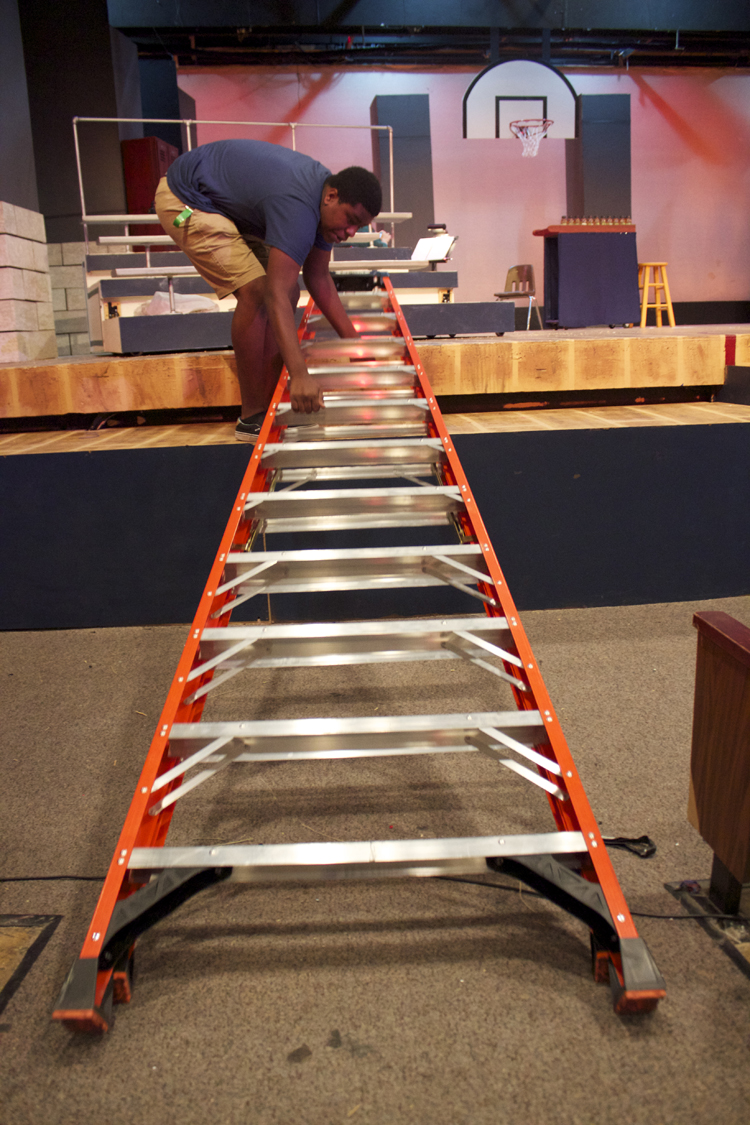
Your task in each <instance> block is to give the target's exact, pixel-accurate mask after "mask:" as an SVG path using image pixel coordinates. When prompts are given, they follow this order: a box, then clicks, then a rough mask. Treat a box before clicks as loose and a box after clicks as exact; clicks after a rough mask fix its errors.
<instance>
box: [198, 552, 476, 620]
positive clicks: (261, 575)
mask: <svg viewBox="0 0 750 1125" xmlns="http://www.w3.org/2000/svg"><path fill="white" fill-rule="evenodd" d="M463 567H468V568H469V570H471V571H472V572H474V573H476V574H478V575H481V577H482V578H485V577H486V579H487V581H489V574H488V572H487V567H486V564H485V561H484V554H483V552H482V549H481V547H479V546H478V545H477V544H475V543H466V544H459V545H451V546H440V547H435V546H431V547H424V546H420V547H357V548H352V549H351V550H337V549H327V550H320V551H253V552H250V553H248V552H245V551H231V552H230V553H229V554H228V555H227V557H226V561H225V570H224V581H225V584H226V583H232V584H233V586H234V588H235V593H236V594H248V593H273V594H276V593H279V594H283V593H288V594H291V593H294V594H299V593H310V592H315V591H321V590H363V589H372V588H382V589H391V588H393V587H399V588H402V587H407V586H415V587H416V586H419V587H423V586H440V585H443V584H446V583H452V582H453V581H455V580H456V579H457V578H459V576H460V577H461V578H462V580H463V581H465V582H467V583H468V582H471V581H472V576H471V575H470V574H467V573H466V572H465V571H464V570H463ZM476 580H477V581H478V580H479V579H476ZM219 612H220V611H219ZM217 615H218V614H217Z"/></svg>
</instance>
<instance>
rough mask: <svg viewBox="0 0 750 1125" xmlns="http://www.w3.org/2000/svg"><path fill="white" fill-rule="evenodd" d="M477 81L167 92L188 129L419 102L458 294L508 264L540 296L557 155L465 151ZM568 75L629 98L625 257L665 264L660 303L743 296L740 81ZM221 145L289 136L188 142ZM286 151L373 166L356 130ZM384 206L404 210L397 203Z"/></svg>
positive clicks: (325, 73)
mask: <svg viewBox="0 0 750 1125" xmlns="http://www.w3.org/2000/svg"><path fill="white" fill-rule="evenodd" d="M476 73H477V71H476V70H473V69H468V68H467V69H464V68H456V69H451V70H435V71H427V70H403V71H401V70H367V71H363V70H351V71H342V70H336V69H334V68H332V67H327V68H322V69H320V70H316V69H313V68H309V69H307V68H306V69H302V70H299V71H287V70H280V69H277V68H275V67H268V68H265V67H263V68H260V67H253V68H239V67H237V68H234V67H233V68H227V69H221V70H216V71H213V72H206V71H205V70H203V69H201V70H195V71H192V70H190V69H185V70H181V71H180V72H179V84H180V86H181V87H182V88H183V89H184V90H185V91H186V93H188V94H190V95H191V96H192V97H193V98H194V99H195V103H196V116H197V117H198V118H199V119H212V120H229V121H238V120H252V121H298V122H311V123H316V124H326V125H368V124H369V121H370V103H371V102H372V100H373V98H374V97H376V96H377V95H381V94H428V95H429V98H430V121H431V131H432V164H433V186H434V195H435V220H436V221H437V222H445V223H447V224H448V229H449V231H450V232H451V233H452V234H455V235H457V236H458V239H459V241H458V243H457V246H456V248H455V250H454V255H453V263H452V266H453V268H455V269H457V270H458V275H459V291H458V293H457V297H458V298H459V299H460V300H464V301H479V300H491V299H492V294H493V292H494V290H496V289H498V288H500V287H501V286H502V283H503V281H504V279H505V273H506V271H507V270H508V268H509V267H510V266H511V265H515V264H517V263H520V262H531V263H532V264H533V265H534V268H535V270H536V271H537V274H538V279H539V280H538V284H539V287H540V288H541V278H542V240H541V239H539V238H535V237H533V235H532V233H531V232H532V230H534V229H537V228H540V227H544V226H546V225H548V224H549V223H553V222H558V221H559V219H560V216H561V215H562V214H564V213H565V147H564V141H562V140H558V141H553V140H546V141H544V142H543V143H542V145H541V147H540V152H539V155H538V156H537V157H536V158H534V159H528V158H526V159H524V158H523V157H522V156H521V145H520V143H519V142H518V141H514V140H510V139H509V140H507V141H492V140H464V139H463V137H462V99H463V96H464V93H465V91H466V88H467V86H468V85H469V83H470V82H471V80H472V78H473V77H474V76H475V75H476ZM567 77H568V79H569V80H570V82H571V83H572V85H573V87H574V88H575V90H576V91H577V92H578V93H581V94H614V93H617V94H630V96H631V145H632V198H633V218H634V220H635V222H636V225H637V228H638V235H637V238H638V254H639V258H640V259H641V260H644V259H650V260H655V259H658V260H664V261H668V262H669V278H670V283H671V288H672V298H673V300H676V301H730V300H747V299H748V298H750V224H748V194H749V193H748V188H749V187H750V160H749V159H748V154H749V153H750V143H749V142H750V73H747V72H742V71H739V72H738V71H731V72H727V71H715V70H710V71H709V70H699V69H690V70H685V71H681V72H679V73H676V72H674V71H656V70H636V69H635V68H633V69H631V70H630V71H629V72H627V73H626V72H623V73H622V74H606V75H602V74H598V73H593V72H589V73H586V72H581V71H571V72H568V73H567ZM229 136H255V137H257V138H259V139H262V140H269V141H273V142H275V143H277V144H291V133H290V131H289V130H288V129H279V128H255V129H252V130H248V129H245V128H242V127H238V126H231V125H230V126H201V127H199V133H198V140H199V143H205V142H207V141H211V140H217V139H219V138H221V137H229ZM297 148H298V149H299V150H301V151H303V152H307V153H309V154H310V155H311V156H314V157H315V158H316V159H317V160H320V161H321V162H322V163H324V164H326V165H327V166H328V167H329V168H331V169H332V170H334V171H336V170H338V169H339V168H343V167H345V166H346V165H348V164H362V165H364V166H365V167H372V146H371V140H370V133H369V132H368V131H366V130H354V129H352V130H349V129H346V130H344V129H330V130H329V129H325V130H324V129H299V130H297ZM395 202H396V209H397V210H409V206H410V205H409V200H408V199H399V198H398V197H397V198H396V201H395ZM397 236H398V228H397Z"/></svg>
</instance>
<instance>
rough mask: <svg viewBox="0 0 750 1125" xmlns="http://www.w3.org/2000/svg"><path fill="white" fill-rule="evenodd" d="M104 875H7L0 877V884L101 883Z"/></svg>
mask: <svg viewBox="0 0 750 1125" xmlns="http://www.w3.org/2000/svg"><path fill="white" fill-rule="evenodd" d="M105 878H106V876H105V875H9V876H0V883H50V882H55V881H59V880H65V879H69V880H73V881H74V882H78V883H103V882H104V880H105Z"/></svg>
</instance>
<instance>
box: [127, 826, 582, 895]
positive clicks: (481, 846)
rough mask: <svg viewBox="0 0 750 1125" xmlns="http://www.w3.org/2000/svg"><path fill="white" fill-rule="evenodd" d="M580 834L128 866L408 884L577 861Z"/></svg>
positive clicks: (356, 846)
mask: <svg viewBox="0 0 750 1125" xmlns="http://www.w3.org/2000/svg"><path fill="white" fill-rule="evenodd" d="M585 850H586V844H585V841H584V838H583V835H582V833H581V832H542V833H535V834H531V833H529V834H523V835H514V834H509V835H507V836H466V837H459V838H448V839H425V840H366V841H349V842H342V843H336V842H330V843H329V842H325V843H312V844H263V845H252V844H239V845H238V844H216V845H213V846H212V845H204V846H200V847H188V848H172V847H165V848H134V849H133V851H132V852H131V854H130V858H129V859H128V868H129V869H130V870H131V871H134V872H142V873H143V875H144V876H147V875H148V874H151V873H153V872H156V871H164V870H165V869H167V868H201V867H231V868H232V869H233V874H232V875H231V876H230V880H231V881H234V882H243V883H248V882H274V881H283V880H293V881H295V882H298V881H307V880H311V881H313V880H315V881H317V880H325V879H347V878H348V879H368V878H376V879H377V878H388V877H389V876H390V877H392V878H404V877H405V876H414V875H416V876H420V875H421V876H435V875H443V874H465V875H469V874H485V873H486V871H487V863H486V860H487V859H488V858H489V857H492V856H494V857H497V858H501V857H514V856H536V855H576V854H579V853H581V852H584V851H585Z"/></svg>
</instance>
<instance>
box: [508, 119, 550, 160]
mask: <svg viewBox="0 0 750 1125" xmlns="http://www.w3.org/2000/svg"><path fill="white" fill-rule="evenodd" d="M554 124H555V123H554V121H548V120H547V118H546V117H529V118H527V119H526V120H525V121H511V123H510V131H511V133H512V134H513V136H514V137H517V138H518V140H519V141H521V142H522V143H523V152H522V153H521V155H522V156H536V154H537V153H538V152H539V142H540V141H541V139H542V137H546V135H547V130H548V129H549V127H550V125H554Z"/></svg>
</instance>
